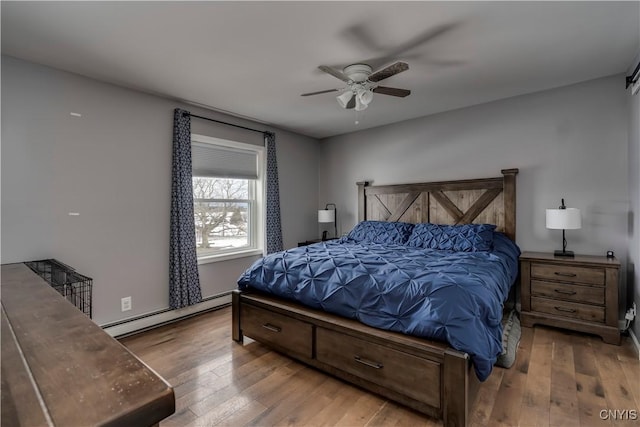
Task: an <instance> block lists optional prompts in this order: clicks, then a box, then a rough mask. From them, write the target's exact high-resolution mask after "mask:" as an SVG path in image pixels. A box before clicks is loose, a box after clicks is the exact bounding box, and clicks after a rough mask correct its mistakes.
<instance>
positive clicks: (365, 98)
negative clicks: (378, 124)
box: [358, 89, 373, 105]
mask: <svg viewBox="0 0 640 427" xmlns="http://www.w3.org/2000/svg"><path fill="white" fill-rule="evenodd" d="M358 98H359V99H360V102H361V103H363V104H364V105H369V104H370V103H371V101H372V100H373V90H371V89H360V90H359V91H358Z"/></svg>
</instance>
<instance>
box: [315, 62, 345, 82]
mask: <svg viewBox="0 0 640 427" xmlns="http://www.w3.org/2000/svg"><path fill="white" fill-rule="evenodd" d="M318 68H319V69H320V70H322V71H324V72H325V73H327V74H331V75H332V76H333V77H336V78H338V79H340V80H342V81H343V82H348V81H349V77H347V76H345V75H344V73H343V72H342V71H338V70H336V69H333V68H331V67H327V66H326V65H320V66H319V67H318Z"/></svg>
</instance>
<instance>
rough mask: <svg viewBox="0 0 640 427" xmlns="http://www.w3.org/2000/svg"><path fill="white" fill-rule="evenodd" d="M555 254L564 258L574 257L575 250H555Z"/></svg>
mask: <svg viewBox="0 0 640 427" xmlns="http://www.w3.org/2000/svg"><path fill="white" fill-rule="evenodd" d="M553 256H557V257H562V258H574V257H575V256H574V255H573V251H555V252H553Z"/></svg>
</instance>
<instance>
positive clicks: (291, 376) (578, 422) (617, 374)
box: [121, 308, 640, 427]
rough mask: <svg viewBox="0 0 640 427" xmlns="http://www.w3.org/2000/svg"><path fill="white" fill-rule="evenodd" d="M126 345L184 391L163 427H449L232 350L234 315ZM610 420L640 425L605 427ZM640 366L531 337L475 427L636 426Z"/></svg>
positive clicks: (625, 344)
mask: <svg viewBox="0 0 640 427" xmlns="http://www.w3.org/2000/svg"><path fill="white" fill-rule="evenodd" d="M121 342H122V343H123V344H124V345H125V346H127V347H128V348H129V349H130V350H131V351H132V352H133V353H135V354H136V355H137V356H138V357H140V358H141V359H142V360H143V361H145V362H146V363H147V364H148V365H149V366H151V367H152V368H153V369H155V370H156V372H158V373H159V374H160V375H162V376H163V377H164V378H165V379H167V380H168V381H169V382H170V383H171V384H172V385H173V387H174V390H175V394H176V413H175V414H174V415H173V416H171V417H170V418H168V419H166V420H165V421H163V422H161V423H160V426H161V427H173V426H176V427H178V426H179V427H204V426H214V425H223V426H244V425H247V426H272V425H273V426H285V425H291V426H293V425H295V426H333V425H339V426H441V425H442V423H441V422H439V421H437V420H434V419H431V418H428V417H426V416H424V415H422V414H419V413H417V412H415V411H412V410H410V409H407V408H404V407H402V406H400V405H398V404H396V403H393V402H391V401H388V400H386V399H383V398H381V397H379V396H376V395H374V394H371V393H368V392H366V391H363V390H361V389H359V388H357V387H354V386H351V385H349V384H346V383H344V382H342V381H340V380H337V379H335V378H332V377H330V376H328V375H325V374H323V373H320V372H318V371H315V370H314V369H311V368H308V367H306V366H305V365H302V364H300V363H298V362H295V361H293V360H291V359H289V358H287V357H285V356H282V355H280V354H278V353H276V352H273V351H271V350H270V349H268V348H267V347H265V346H263V345H261V344H259V343H256V342H253V343H250V344H247V345H245V346H240V345H238V344H236V343H235V342H233V341H232V340H231V309H230V308H224V309H221V310H218V311H213V312H209V313H206V314H202V315H199V316H197V317H194V318H191V319H188V320H184V321H181V322H178V323H175V324H173V325H168V326H164V327H161V328H158V329H154V330H152V331H148V332H145V333H141V334H138V335H135V336H132V337H128V338H125V339H122V340H121ZM601 410H619V411H624V410H627V411H630V410H635V411H636V413H637V416H638V418H637V419H636V420H635V421H634V420H630V419H629V415H628V414H629V413H628V412H627V419H622V420H620V419H619V420H613V419H611V418H609V419H606V420H603V419H601V417H600V413H601ZM638 420H640V362H639V361H638V358H637V356H636V354H635V352H634V350H633V347H632V344H631V341H630V339H629V338H623V340H622V346H620V347H618V346H615V345H609V344H605V343H603V342H602V340H601V339H600V338H599V337H593V336H589V335H584V334H578V333H573V332H570V331H565V330H560V329H552V328H546V327H541V326H536V327H535V328H523V334H522V339H521V342H520V347H519V349H518V357H517V360H516V363H515V364H514V366H513V367H512V368H511V369H502V368H495V369H494V371H493V373H492V374H491V377H489V379H488V380H487V381H485V382H484V383H483V384H482V385H481V389H480V392H479V393H478V398H477V399H476V402H475V404H474V406H473V410H472V416H471V422H472V425H474V426H492V427H493V426H614V425H616V426H635V425H638V424H639V423H640V421H638Z"/></svg>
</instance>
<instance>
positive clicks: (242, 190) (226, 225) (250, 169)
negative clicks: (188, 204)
mask: <svg viewBox="0 0 640 427" xmlns="http://www.w3.org/2000/svg"><path fill="white" fill-rule="evenodd" d="M191 150H192V151H191V156H192V182H193V203H194V206H193V208H194V209H193V212H194V220H195V226H196V252H197V254H198V261H200V262H207V261H215V260H220V259H228V258H231V257H236V256H246V255H253V254H259V253H262V247H263V241H264V239H263V237H262V236H263V229H264V225H263V222H264V221H263V219H262V218H263V215H262V212H263V206H262V205H263V200H264V197H263V184H262V183H263V177H262V175H263V170H264V163H263V158H264V156H263V153H264V148H263V147H258V146H254V145H250V144H243V143H239V142H234V141H226V140H222V139H218V138H211V137H207V136H202V135H195V134H192V135H191Z"/></svg>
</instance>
